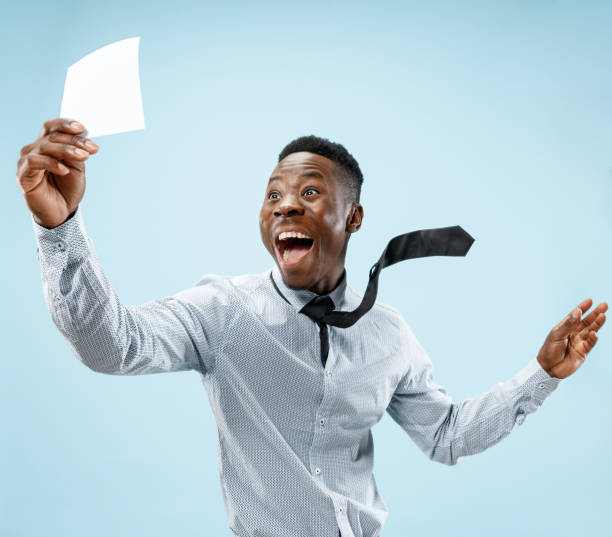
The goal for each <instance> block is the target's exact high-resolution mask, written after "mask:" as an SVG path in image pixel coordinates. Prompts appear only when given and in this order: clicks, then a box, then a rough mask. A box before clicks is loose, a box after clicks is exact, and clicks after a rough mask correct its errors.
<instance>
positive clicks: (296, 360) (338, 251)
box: [17, 119, 607, 537]
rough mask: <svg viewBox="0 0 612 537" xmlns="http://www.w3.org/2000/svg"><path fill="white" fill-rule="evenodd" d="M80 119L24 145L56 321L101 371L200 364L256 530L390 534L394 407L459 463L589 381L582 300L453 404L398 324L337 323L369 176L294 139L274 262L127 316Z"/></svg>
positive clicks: (240, 509)
mask: <svg viewBox="0 0 612 537" xmlns="http://www.w3.org/2000/svg"><path fill="white" fill-rule="evenodd" d="M84 130H85V128H84V126H83V125H80V124H79V123H76V122H71V121H70V120H66V119H54V120H51V121H48V122H46V123H45V125H44V127H43V129H42V131H41V134H40V135H39V137H38V139H37V140H36V141H35V142H34V143H33V144H30V145H27V146H25V147H24V148H23V150H22V152H21V158H20V160H19V163H18V172H17V181H18V184H19V186H20V188H21V190H22V193H23V195H24V197H25V200H26V203H27V205H28V207H29V209H30V210H31V212H32V215H33V226H34V230H35V234H36V238H37V243H38V255H39V261H40V264H41V274H42V278H43V289H44V293H45V299H46V301H47V305H48V307H49V310H50V313H51V316H52V318H53V321H54V322H55V324H56V325H57V327H58V329H59V330H60V331H61V332H62V334H63V335H64V336H65V338H66V341H67V342H68V344H69V346H70V347H71V349H72V350H73V352H74V353H75V354H76V356H77V357H78V358H79V359H80V360H81V361H82V362H83V363H84V364H85V365H87V366H88V367H89V368H91V369H92V370H94V371H98V372H103V373H108V374H120V375H133V374H145V373H156V372H162V371H180V370H195V371H197V372H198V373H199V374H200V376H201V379H202V381H203V384H204V386H205V388H206V391H207V393H208V396H209V400H210V403H211V406H212V409H213V412H214V415H215V418H216V422H217V427H218V435H219V453H220V458H219V463H220V466H221V467H220V476H221V491H222V494H223V499H224V502H225V506H226V510H227V516H228V519H229V524H230V528H231V530H232V531H233V532H234V533H235V534H236V535H239V536H241V537H247V536H249V537H263V536H275V537H281V536H282V537H296V536H300V537H301V536H303V537H319V536H320V537H327V536H332V535H338V534H341V535H342V536H344V537H349V536H354V535H363V536H367V537H372V536H376V535H379V533H380V531H381V528H382V526H383V524H384V522H385V519H386V514H387V510H386V507H385V505H384V503H383V501H382V498H381V496H380V495H379V493H378V490H377V487H376V483H375V480H374V476H373V474H372V464H373V441H372V434H371V428H372V427H373V426H374V425H375V424H376V423H377V422H378V421H379V420H380V419H381V418H382V416H383V415H384V413H385V411H387V412H389V414H390V415H391V416H392V418H393V419H394V420H395V421H396V422H397V423H398V424H399V425H400V426H402V427H403V428H404V429H405V431H406V432H407V433H408V434H409V435H410V437H411V438H412V439H413V440H414V441H415V443H416V444H417V445H418V446H419V447H420V448H421V450H423V452H424V453H425V454H426V455H427V456H428V457H429V458H430V459H432V460H434V461H438V462H441V463H444V464H448V465H454V464H456V463H457V462H458V461H459V460H460V458H462V457H465V456H467V455H472V454H475V453H478V452H481V451H483V450H484V449H486V448H488V447H489V446H491V445H493V444H495V443H497V442H499V441H500V440H501V439H502V438H504V437H505V436H507V435H508V434H509V433H510V432H511V431H513V430H514V429H515V428H516V427H517V426H518V425H520V424H521V423H522V421H523V420H524V418H525V416H526V415H527V414H529V413H532V412H534V411H535V410H537V408H538V407H539V406H540V405H541V404H542V403H543V401H544V399H545V398H546V397H547V396H548V395H549V394H550V393H551V392H552V391H553V390H554V389H555V388H556V387H557V386H558V384H559V383H560V382H561V379H563V378H566V377H568V376H569V375H571V374H572V373H573V372H575V371H576V370H577V369H578V368H579V367H580V365H581V364H582V363H583V362H584V360H585V358H586V356H587V354H588V353H589V352H590V351H591V349H592V348H593V346H594V345H595V343H596V342H597V331H598V330H599V329H600V328H601V327H602V326H603V324H604V322H605V319H606V316H605V313H604V312H605V311H606V310H607V304H606V303H601V304H599V305H598V306H597V307H596V308H595V309H594V310H593V311H592V312H591V313H590V314H588V315H587V316H586V317H584V318H583V319H582V320H580V318H581V316H582V314H583V313H585V312H586V311H587V310H588V309H589V308H590V307H591V306H592V300H591V299H586V300H584V301H582V302H581V303H580V304H579V305H578V307H577V308H575V309H574V310H573V311H572V312H571V313H570V314H569V315H567V316H566V317H565V318H564V319H563V320H562V321H561V322H560V323H559V324H558V325H557V326H555V327H554V328H553V329H552V331H551V332H550V333H549V334H548V337H547V338H546V340H545V342H544V344H543V346H542V348H541V349H540V351H539V353H538V355H537V357H536V358H533V359H532V360H530V361H529V362H528V363H527V365H526V366H525V367H523V369H521V370H520V371H519V372H518V373H517V374H516V375H515V376H514V377H512V378H511V379H510V380H508V381H506V382H503V383H502V382H500V383H497V384H496V385H495V386H494V387H493V388H492V389H491V390H490V391H488V392H484V393H482V394H480V395H478V396H476V397H474V398H471V399H467V400H464V401H461V402H460V403H453V402H452V400H451V398H450V396H448V395H447V393H446V391H445V389H444V388H443V387H442V386H440V385H439V384H436V383H435V382H434V380H433V376H432V364H431V361H430V359H429V357H428V356H427V355H426V354H425V352H424V350H423V348H422V347H421V346H420V344H419V342H418V341H417V339H416V337H415V336H414V335H413V334H412V332H411V330H410V329H409V327H408V326H407V324H406V323H405V321H404V320H403V318H402V317H401V315H400V314H399V312H398V311H397V310H396V309H394V308H392V307H389V306H387V305H384V304H381V303H379V302H376V303H375V304H374V306H373V307H372V308H371V309H370V310H369V311H367V313H365V314H364V315H363V316H362V317H361V318H360V319H359V320H358V322H356V323H355V324H353V325H351V326H346V327H339V326H335V325H330V323H327V322H326V321H325V322H324V321H321V319H322V317H316V316H315V315H314V314H313V313H312V309H311V308H310V306H311V305H312V304H319V303H323V302H324V303H326V304H327V306H328V310H327V311H329V309H335V310H336V311H354V310H355V309H356V308H357V306H359V304H360V303H361V301H362V296H361V295H360V294H359V293H357V292H356V291H354V290H353V289H352V288H351V287H349V286H348V285H347V283H346V271H345V269H344V260H345V255H346V250H347V245H348V240H349V238H350V236H351V234H352V233H355V232H356V231H357V230H359V228H360V226H361V223H362V219H363V207H362V206H361V204H360V203H359V193H360V187H361V183H362V179H363V178H362V175H361V171H360V170H359V166H358V164H357V162H356V161H355V159H354V158H353V157H352V156H351V155H350V154H349V153H348V152H347V151H346V149H345V148H344V147H342V146H341V145H338V144H334V143H331V142H329V141H328V140H324V139H321V138H317V137H313V136H310V137H302V138H299V139H297V140H294V141H293V142H292V143H290V144H289V145H288V146H287V147H286V148H285V149H284V150H283V151H282V152H281V154H280V156H279V162H278V164H277V165H276V167H275V169H274V170H273V172H272V175H271V177H270V179H269V181H268V184H267V188H266V192H265V197H264V201H263V205H262V208H261V214H260V230H261V237H262V240H263V243H264V245H265V246H266V248H267V249H268V251H269V252H270V254H271V255H272V257H273V258H274V261H275V266H274V268H272V269H271V270H267V271H265V272H264V273H261V274H254V275H244V276H237V277H225V276H217V275H205V276H203V277H202V279H201V280H200V281H199V282H198V283H197V285H196V286H194V287H192V288H190V289H186V290H184V291H181V292H179V293H177V294H176V295H174V296H171V297H168V298H165V299H163V300H156V301H151V302H148V303H145V304H142V305H140V306H125V305H123V304H122V303H121V302H120V300H119V298H118V297H117V295H116V293H115V291H114V289H113V287H112V286H111V284H110V282H109V281H108V279H107V277H106V275H105V273H104V271H103V270H102V267H101V265H100V262H99V260H98V258H97V256H96V254H95V251H94V249H93V243H92V242H91V240H90V239H89V238H88V236H87V234H86V231H85V227H84V223H83V216H82V213H81V210H80V208H79V203H80V201H81V199H82V197H83V194H84V191H85V166H84V162H85V160H87V158H88V157H89V155H90V154H93V153H96V151H97V150H98V146H97V145H96V144H94V143H93V142H91V141H89V140H87V139H86V138H84V137H82V136H79V134H82V133H83V132H84Z"/></svg>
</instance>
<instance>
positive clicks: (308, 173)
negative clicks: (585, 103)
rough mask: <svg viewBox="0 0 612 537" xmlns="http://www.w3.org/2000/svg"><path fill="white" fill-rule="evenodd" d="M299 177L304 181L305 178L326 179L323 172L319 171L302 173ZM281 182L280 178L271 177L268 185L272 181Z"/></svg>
mask: <svg viewBox="0 0 612 537" xmlns="http://www.w3.org/2000/svg"><path fill="white" fill-rule="evenodd" d="M298 177H299V178H300V179H302V178H303V177H318V178H319V179H324V177H323V174H322V173H321V172H317V171H311V172H304V173H301V174H300V175H299V176H298ZM280 180H281V177H280V176H278V175H273V176H272V177H270V180H269V181H268V185H269V184H270V183H271V182H272V181H280Z"/></svg>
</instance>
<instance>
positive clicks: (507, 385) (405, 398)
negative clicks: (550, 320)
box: [387, 300, 607, 465]
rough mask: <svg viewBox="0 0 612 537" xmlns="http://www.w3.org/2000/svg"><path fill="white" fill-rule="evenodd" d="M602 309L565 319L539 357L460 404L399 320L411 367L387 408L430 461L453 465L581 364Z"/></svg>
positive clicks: (502, 431)
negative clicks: (435, 379)
mask: <svg viewBox="0 0 612 537" xmlns="http://www.w3.org/2000/svg"><path fill="white" fill-rule="evenodd" d="M590 304H591V302H590V301H589V300H585V301H583V302H582V303H581V304H580V306H579V307H580V309H581V311H585V310H586V309H588V308H589V307H590ZM606 309H607V304H605V303H602V304H600V305H599V306H598V307H597V308H596V309H595V310H594V311H593V312H592V313H591V314H589V315H588V316H587V317H586V318H585V319H584V320H583V321H582V322H581V323H580V324H577V319H573V320H570V319H569V318H566V319H564V321H562V322H561V323H559V324H558V325H557V326H556V327H555V328H553V330H552V331H551V332H550V334H549V336H548V338H547V339H546V342H545V343H544V345H543V346H542V349H541V350H540V353H539V354H538V357H537V358H533V359H532V360H530V361H529V363H527V365H526V366H525V367H523V368H522V369H521V370H520V371H519V372H518V373H517V374H516V375H514V376H513V377H512V378H510V379H509V380H507V381H505V382H498V383H497V384H495V385H494V386H493V387H492V388H491V389H490V390H489V391H487V392H483V393H481V394H479V395H477V396H476V397H472V398H469V399H465V400H463V401H461V402H459V403H454V402H453V401H452V398H451V397H450V396H449V395H448V394H447V392H446V389H445V388H444V387H443V386H441V385H440V384H437V383H436V382H435V381H434V379H433V365H432V362H431V360H430V359H429V357H428V356H427V354H426V353H425V351H424V350H423V348H422V347H421V345H420V344H419V342H418V341H417V339H416V337H415V336H414V335H413V334H412V332H411V331H410V329H409V328H408V326H407V325H406V324H405V323H403V330H402V334H403V340H404V348H405V349H406V352H407V354H408V356H409V359H410V365H411V367H410V369H409V371H408V373H406V375H405V376H404V377H403V378H402V380H401V381H400V383H399V384H398V386H397V388H396V390H395V393H394V395H393V397H392V399H391V402H390V403H389V406H388V407H387V412H388V413H389V415H390V416H391V417H392V418H393V419H394V420H395V421H396V422H397V423H398V424H399V425H400V426H401V427H402V428H403V429H404V430H405V431H406V432H407V433H408V434H409V436H410V437H411V438H412V439H413V440H414V442H415V443H416V444H417V445H418V446H419V448H420V449H421V450H422V451H423V452H424V453H425V454H426V455H427V456H428V457H429V458H430V459H431V460H434V461H436V462H441V463H443V464H448V465H455V464H457V462H458V461H459V460H460V459H461V458H462V457H465V456H469V455H474V454H476V453H479V452H481V451H484V450H485V449H487V448H489V447H491V446H492V445H494V444H496V443H497V442H499V441H500V440H502V439H503V438H504V437H506V436H507V435H508V434H510V433H511V432H512V431H513V430H514V429H515V428H516V427H517V426H519V425H520V424H522V423H523V421H524V420H525V417H526V415H527V414H531V413H532V412H535V411H536V410H537V409H538V408H539V407H540V406H541V405H542V403H543V402H544V400H545V399H546V398H547V397H548V396H549V395H550V394H551V393H552V392H553V391H554V390H555V389H556V388H557V386H558V385H559V383H560V382H561V379H562V378H565V377H566V376H567V375H568V374H571V372H573V371H575V370H576V369H577V368H578V367H579V366H580V364H581V363H582V362H583V361H584V357H586V354H587V353H588V352H589V351H590V350H591V349H592V348H593V345H594V344H595V342H596V335H595V334H594V332H595V333H596V332H597V331H598V330H599V328H601V326H603V324H604V322H605V315H603V312H604V311H606ZM575 312H576V313H577V314H578V310H575ZM570 316H571V314H570ZM579 317H580V315H578V318H579ZM551 373H554V375H553V374H551ZM557 375H558V376H557Z"/></svg>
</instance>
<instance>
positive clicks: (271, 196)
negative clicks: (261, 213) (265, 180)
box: [268, 190, 280, 200]
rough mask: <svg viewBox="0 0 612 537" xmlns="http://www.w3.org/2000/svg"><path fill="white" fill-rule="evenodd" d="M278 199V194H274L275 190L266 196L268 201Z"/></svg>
mask: <svg viewBox="0 0 612 537" xmlns="http://www.w3.org/2000/svg"><path fill="white" fill-rule="evenodd" d="M279 198H280V194H279V193H278V192H276V190H273V191H272V192H270V193H269V194H268V199H269V200H277V199H279Z"/></svg>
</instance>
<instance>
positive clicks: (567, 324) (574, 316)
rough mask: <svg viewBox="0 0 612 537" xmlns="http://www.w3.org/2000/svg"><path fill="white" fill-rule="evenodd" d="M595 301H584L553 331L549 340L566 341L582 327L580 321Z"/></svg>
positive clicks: (588, 299)
mask: <svg viewBox="0 0 612 537" xmlns="http://www.w3.org/2000/svg"><path fill="white" fill-rule="evenodd" d="M592 304H593V301H592V300H591V299H590V298H587V299H585V300H583V301H582V302H581V303H580V304H578V306H577V307H576V308H574V309H573V310H572V311H570V312H569V314H568V315H567V316H566V317H565V318H564V319H563V320H562V321H561V322H560V323H559V324H557V326H555V327H554V328H553V329H552V330H551V331H550V335H549V338H550V339H551V340H552V341H559V340H562V339H565V338H566V337H567V336H568V335H569V334H570V333H571V332H572V331H574V330H575V329H576V327H578V326H580V325H579V324H578V320H579V319H580V317H582V313H583V312H584V311H586V310H588V309H589V308H590V307H591V305H592Z"/></svg>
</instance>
